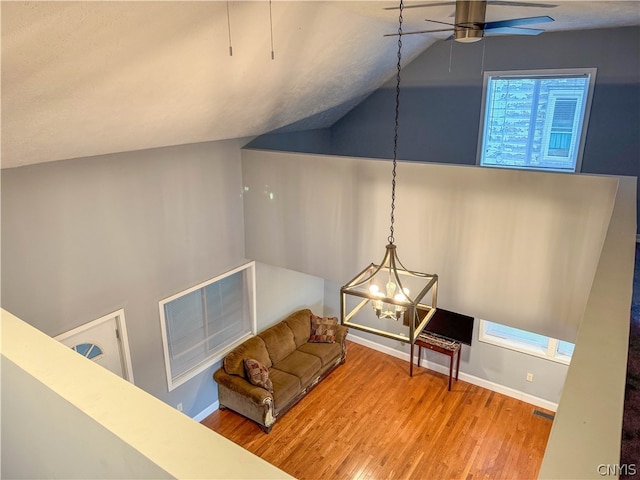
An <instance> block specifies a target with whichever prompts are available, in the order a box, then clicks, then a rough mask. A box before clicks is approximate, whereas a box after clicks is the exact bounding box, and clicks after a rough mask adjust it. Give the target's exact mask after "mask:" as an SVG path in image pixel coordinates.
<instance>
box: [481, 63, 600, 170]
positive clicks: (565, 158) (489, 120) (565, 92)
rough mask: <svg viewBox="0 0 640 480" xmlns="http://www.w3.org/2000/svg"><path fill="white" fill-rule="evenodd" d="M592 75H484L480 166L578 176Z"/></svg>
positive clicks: (574, 71)
mask: <svg viewBox="0 0 640 480" xmlns="http://www.w3.org/2000/svg"><path fill="white" fill-rule="evenodd" d="M595 76H596V69H595V68H591V69H571V70H542V71H532V72H521V71H515V72H485V74H484V91H483V99H482V111H483V112H484V115H483V117H482V121H481V124H480V134H479V139H478V146H479V147H478V163H479V164H480V165H483V166H489V167H502V168H521V169H530V170H547V171H555V172H576V171H579V170H580V162H581V158H582V150H583V146H584V139H585V134H586V131H587V122H588V117H589V110H590V108H591V96H592V92H593V84H594V82H595Z"/></svg>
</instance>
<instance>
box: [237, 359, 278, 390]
mask: <svg viewBox="0 0 640 480" xmlns="http://www.w3.org/2000/svg"><path fill="white" fill-rule="evenodd" d="M244 368H245V370H246V372H247V378H248V379H249V381H250V382H251V383H253V384H254V385H257V386H258V387H262V388H264V389H266V390H269V391H270V392H271V393H273V383H272V382H271V379H270V378H269V369H268V368H267V367H265V366H264V365H263V364H262V363H260V362H259V361H257V360H255V359H253V358H245V359H244Z"/></svg>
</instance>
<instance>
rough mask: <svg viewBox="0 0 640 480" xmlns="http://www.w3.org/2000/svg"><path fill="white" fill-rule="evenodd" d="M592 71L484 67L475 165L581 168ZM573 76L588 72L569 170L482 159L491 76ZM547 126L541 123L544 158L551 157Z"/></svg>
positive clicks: (589, 110) (532, 168) (507, 167)
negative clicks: (503, 163)
mask: <svg viewBox="0 0 640 480" xmlns="http://www.w3.org/2000/svg"><path fill="white" fill-rule="evenodd" d="M596 73H597V68H563V69H549V70H503V71H485V72H484V79H483V86H482V104H481V110H480V128H479V131H478V146H477V152H476V164H477V165H479V166H483V167H487V168H506V169H516V170H536V171H547V172H565V173H575V172H580V171H581V169H582V157H583V154H584V145H585V141H586V137H587V129H588V125H589V116H590V114H591V102H592V99H593V90H594V87H595V83H596ZM576 76H588V78H589V86H588V89H587V94H586V95H582V98H581V100H582V108H583V112H584V113H583V115H582V116H581V115H576V120H577V121H578V122H580V125H579V129H580V139H579V141H578V143H577V148H578V152H577V155H576V163H575V167H574V169H573V172H570V171H569V170H567V169H554V168H549V167H539V166H530V165H491V164H486V165H485V164H483V163H482V152H483V150H484V136H485V132H484V128H485V124H486V122H487V116H488V114H489V112H488V111H487V101H488V97H489V92H488V87H489V80H490V79H491V78H493V77H512V78H517V77H522V78H532V77H551V78H559V77H576ZM549 130H550V126H549V128H547V127H546V126H545V132H544V137H545V138H544V139H543V142H546V143H543V145H545V147H543V153H542V157H543V158H544V159H549V160H552V159H555V157H553V156H548V155H546V153H547V152H548V140H549Z"/></svg>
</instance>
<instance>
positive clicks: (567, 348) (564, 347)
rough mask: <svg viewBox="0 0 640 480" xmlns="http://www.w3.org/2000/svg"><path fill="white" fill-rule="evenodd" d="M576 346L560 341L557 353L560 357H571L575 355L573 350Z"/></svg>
mask: <svg viewBox="0 0 640 480" xmlns="http://www.w3.org/2000/svg"><path fill="white" fill-rule="evenodd" d="M574 348H575V345H574V344H573V343H571V342H565V341H564V340H558V348H557V349H556V353H557V354H558V355H566V356H567V357H570V356H572V355H573V349H574Z"/></svg>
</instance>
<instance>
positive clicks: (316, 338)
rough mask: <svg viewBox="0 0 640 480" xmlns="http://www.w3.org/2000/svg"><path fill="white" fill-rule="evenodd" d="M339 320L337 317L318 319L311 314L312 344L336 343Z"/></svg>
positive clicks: (310, 338)
mask: <svg viewBox="0 0 640 480" xmlns="http://www.w3.org/2000/svg"><path fill="white" fill-rule="evenodd" d="M337 325H338V319H337V318H336V317H331V318H328V317H324V318H323V317H317V316H315V315H313V314H311V336H310V337H309V342H311V343H335V341H336V331H337V330H338V329H337V328H336V327H337Z"/></svg>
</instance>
